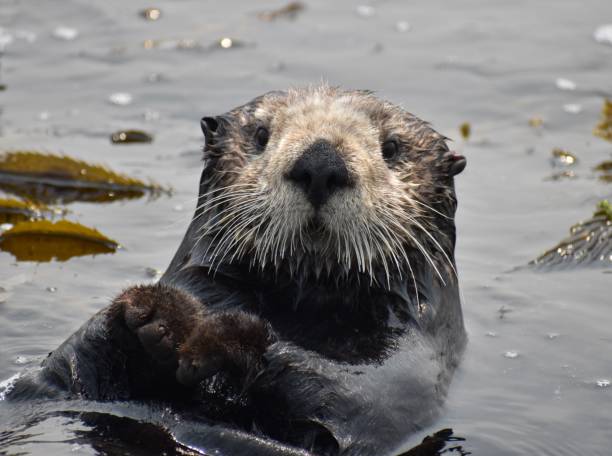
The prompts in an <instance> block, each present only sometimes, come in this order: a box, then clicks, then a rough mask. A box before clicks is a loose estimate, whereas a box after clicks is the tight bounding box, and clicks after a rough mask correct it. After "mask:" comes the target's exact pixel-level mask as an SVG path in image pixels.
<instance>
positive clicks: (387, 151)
mask: <svg viewBox="0 0 612 456" xmlns="http://www.w3.org/2000/svg"><path fill="white" fill-rule="evenodd" d="M398 154H399V144H398V143H397V140H395V139H388V140H386V141H385V142H384V143H383V145H382V156H383V158H384V159H385V160H393V159H394V158H396V157H397V155H398Z"/></svg>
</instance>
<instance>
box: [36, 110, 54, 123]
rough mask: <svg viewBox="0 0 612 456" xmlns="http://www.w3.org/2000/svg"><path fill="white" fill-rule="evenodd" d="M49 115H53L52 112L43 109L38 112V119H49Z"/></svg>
mask: <svg viewBox="0 0 612 456" xmlns="http://www.w3.org/2000/svg"><path fill="white" fill-rule="evenodd" d="M49 117H51V114H50V113H49V111H41V112H39V113H38V120H42V121H45V120H49Z"/></svg>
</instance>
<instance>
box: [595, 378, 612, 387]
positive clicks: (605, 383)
mask: <svg viewBox="0 0 612 456" xmlns="http://www.w3.org/2000/svg"><path fill="white" fill-rule="evenodd" d="M595 384H596V385H597V386H599V387H600V388H607V387H608V386H610V380H608V379H607V378H600V379H599V380H597V381H596V382H595Z"/></svg>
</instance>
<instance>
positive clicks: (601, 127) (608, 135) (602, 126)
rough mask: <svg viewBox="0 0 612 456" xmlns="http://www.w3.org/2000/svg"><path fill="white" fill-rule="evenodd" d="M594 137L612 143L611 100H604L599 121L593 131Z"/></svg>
mask: <svg viewBox="0 0 612 456" xmlns="http://www.w3.org/2000/svg"><path fill="white" fill-rule="evenodd" d="M593 134H594V135H595V136H599V137H600V138H603V139H606V140H608V141H612V100H604V105H603V107H602V108H601V119H600V121H599V123H598V124H597V125H596V126H595V129H594V130H593Z"/></svg>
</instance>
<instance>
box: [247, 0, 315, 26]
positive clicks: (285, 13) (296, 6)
mask: <svg viewBox="0 0 612 456" xmlns="http://www.w3.org/2000/svg"><path fill="white" fill-rule="evenodd" d="M304 8H305V7H304V4H303V3H302V2H290V3H288V4H287V5H285V6H283V7H281V8H278V9H275V10H270V11H262V12H261V13H259V14H258V15H257V17H258V18H259V19H261V20H262V21H268V22H270V21H274V20H276V19H279V18H287V19H295V17H296V16H297V15H298V13H301V12H302V11H303V10H304Z"/></svg>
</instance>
